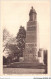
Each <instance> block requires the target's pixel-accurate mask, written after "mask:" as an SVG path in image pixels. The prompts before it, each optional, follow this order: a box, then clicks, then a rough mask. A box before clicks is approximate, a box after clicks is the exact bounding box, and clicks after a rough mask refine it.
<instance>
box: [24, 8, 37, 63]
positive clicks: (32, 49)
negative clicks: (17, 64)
mask: <svg viewBox="0 0 51 79" xmlns="http://www.w3.org/2000/svg"><path fill="white" fill-rule="evenodd" d="M37 30H38V29H37V13H36V11H35V9H33V7H32V8H31V10H30V12H29V21H28V22H27V30H26V43H25V51H24V53H23V57H24V62H30V63H38V52H37Z"/></svg>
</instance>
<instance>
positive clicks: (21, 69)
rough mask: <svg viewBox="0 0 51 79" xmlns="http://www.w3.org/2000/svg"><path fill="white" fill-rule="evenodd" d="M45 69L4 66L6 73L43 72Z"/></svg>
mask: <svg viewBox="0 0 51 79" xmlns="http://www.w3.org/2000/svg"><path fill="white" fill-rule="evenodd" d="M44 72H45V70H44V69H28V68H3V73H4V74H43V73H44Z"/></svg>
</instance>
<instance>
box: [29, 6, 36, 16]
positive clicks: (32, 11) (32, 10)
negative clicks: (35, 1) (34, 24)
mask: <svg viewBox="0 0 51 79" xmlns="http://www.w3.org/2000/svg"><path fill="white" fill-rule="evenodd" d="M32 13H35V14H36V11H35V9H34V8H33V6H32V7H31V9H30V13H29V15H31V14H32Z"/></svg>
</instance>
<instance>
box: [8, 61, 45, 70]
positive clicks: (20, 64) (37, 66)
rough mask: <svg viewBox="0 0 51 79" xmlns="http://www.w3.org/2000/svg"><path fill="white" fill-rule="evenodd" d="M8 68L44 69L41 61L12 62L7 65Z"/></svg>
mask: <svg viewBox="0 0 51 79" xmlns="http://www.w3.org/2000/svg"><path fill="white" fill-rule="evenodd" d="M7 67H10V68H35V69H44V68H45V65H44V64H42V63H36V62H34V63H30V62H14V63H11V64H10V65H8V66H7Z"/></svg>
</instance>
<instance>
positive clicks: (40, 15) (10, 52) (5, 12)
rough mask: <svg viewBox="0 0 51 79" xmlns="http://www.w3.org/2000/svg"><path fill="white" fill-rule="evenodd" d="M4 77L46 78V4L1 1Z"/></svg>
mask: <svg viewBox="0 0 51 79" xmlns="http://www.w3.org/2000/svg"><path fill="white" fill-rule="evenodd" d="M1 23H2V24H1V25H2V32H3V43H2V44H3V45H2V50H3V53H2V66H3V74H46V75H47V74H48V73H49V67H50V66H49V60H50V59H49V56H50V2H49V0H36V1H35V0H34V1H33V0H32V1H30V0H28V1H25V0H22V1H20V0H19V1H18V0H7V1H6V0H3V1H1Z"/></svg>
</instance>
